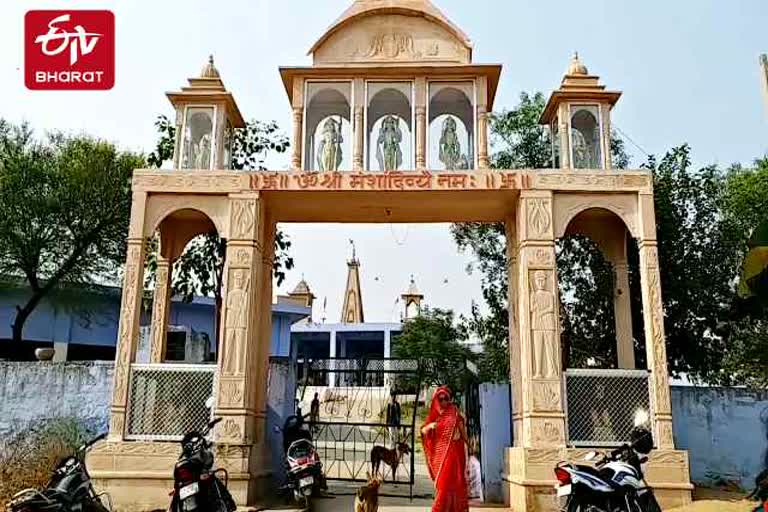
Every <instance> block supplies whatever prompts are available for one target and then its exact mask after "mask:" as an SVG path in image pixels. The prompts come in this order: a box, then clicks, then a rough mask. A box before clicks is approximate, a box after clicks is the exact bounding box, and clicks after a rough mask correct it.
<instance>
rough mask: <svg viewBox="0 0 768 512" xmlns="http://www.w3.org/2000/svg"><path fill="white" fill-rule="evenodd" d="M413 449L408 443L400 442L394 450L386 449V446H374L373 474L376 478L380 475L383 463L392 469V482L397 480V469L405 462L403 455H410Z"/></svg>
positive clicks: (372, 457) (372, 451) (372, 458)
mask: <svg viewBox="0 0 768 512" xmlns="http://www.w3.org/2000/svg"><path fill="white" fill-rule="evenodd" d="M410 453H411V448H410V447H409V446H408V444H407V443H403V442H399V443H397V447H396V448H395V449H393V450H391V449H389V448H385V447H384V446H374V447H373V448H371V473H372V474H373V475H374V476H375V475H378V474H379V468H380V467H381V463H382V462H383V463H384V464H386V465H387V466H389V467H390V468H392V480H395V479H396V478H395V477H396V475H397V467H398V466H399V465H400V462H402V460H403V455H409V454H410Z"/></svg>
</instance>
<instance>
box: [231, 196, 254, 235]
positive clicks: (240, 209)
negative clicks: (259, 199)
mask: <svg viewBox="0 0 768 512" xmlns="http://www.w3.org/2000/svg"><path fill="white" fill-rule="evenodd" d="M255 222H256V201H255V200H253V199H250V200H246V201H234V202H233V203H232V236H233V238H239V239H246V240H247V239H250V238H253V227H254V224H255Z"/></svg>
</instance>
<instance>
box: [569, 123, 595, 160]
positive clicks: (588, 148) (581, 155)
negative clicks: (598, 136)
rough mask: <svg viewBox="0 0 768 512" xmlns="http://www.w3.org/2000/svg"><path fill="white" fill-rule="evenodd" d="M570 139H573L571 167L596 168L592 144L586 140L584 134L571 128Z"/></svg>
mask: <svg viewBox="0 0 768 512" xmlns="http://www.w3.org/2000/svg"><path fill="white" fill-rule="evenodd" d="M571 140H572V141H573V142H572V144H573V167H574V168H576V169H595V168H597V161H596V160H597V159H596V158H595V155H594V151H593V148H592V145H591V144H590V143H589V142H587V139H586V137H584V134H583V133H581V131H579V130H577V129H576V128H573V129H572V130H571Z"/></svg>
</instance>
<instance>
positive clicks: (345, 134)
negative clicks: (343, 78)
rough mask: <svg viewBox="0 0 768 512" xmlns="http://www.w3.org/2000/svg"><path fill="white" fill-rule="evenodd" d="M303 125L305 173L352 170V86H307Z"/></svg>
mask: <svg viewBox="0 0 768 512" xmlns="http://www.w3.org/2000/svg"><path fill="white" fill-rule="evenodd" d="M306 105H307V107H306V119H305V122H304V126H305V128H304V134H305V135H304V141H305V143H304V148H305V149H304V169H306V170H308V171H348V170H351V169H352V123H351V115H352V83H351V82H309V83H307V91H306Z"/></svg>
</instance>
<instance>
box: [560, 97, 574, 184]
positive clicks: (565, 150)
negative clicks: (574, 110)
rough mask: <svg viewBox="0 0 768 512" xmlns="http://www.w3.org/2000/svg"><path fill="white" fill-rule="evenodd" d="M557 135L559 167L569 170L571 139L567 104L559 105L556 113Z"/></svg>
mask: <svg viewBox="0 0 768 512" xmlns="http://www.w3.org/2000/svg"><path fill="white" fill-rule="evenodd" d="M557 124H558V133H559V134H560V167H561V168H562V169H570V168H571V137H570V133H569V130H568V127H569V126H570V125H571V122H570V109H569V107H568V103H561V104H560V106H559V107H558V113H557Z"/></svg>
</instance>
